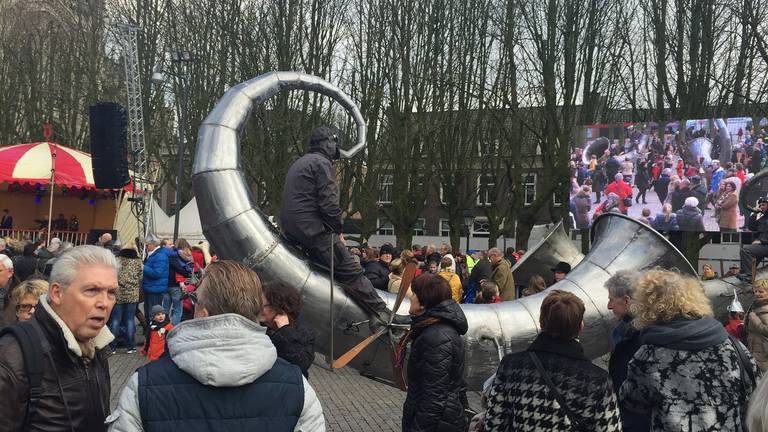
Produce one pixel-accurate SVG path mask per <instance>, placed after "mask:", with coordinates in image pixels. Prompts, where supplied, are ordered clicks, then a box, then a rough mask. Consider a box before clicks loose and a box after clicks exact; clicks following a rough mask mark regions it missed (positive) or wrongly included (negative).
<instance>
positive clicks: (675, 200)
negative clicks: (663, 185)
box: [671, 188, 693, 212]
mask: <svg viewBox="0 0 768 432" xmlns="http://www.w3.org/2000/svg"><path fill="white" fill-rule="evenodd" d="M692 196H693V191H691V189H690V188H685V189H677V190H675V191H673V192H672V199H671V201H672V211H673V212H676V211H678V210H680V209H681V208H683V206H684V205H685V200H686V199H688V198H689V197H692Z"/></svg>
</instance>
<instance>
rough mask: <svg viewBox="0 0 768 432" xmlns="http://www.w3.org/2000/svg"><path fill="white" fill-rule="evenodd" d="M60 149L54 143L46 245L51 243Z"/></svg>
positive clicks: (49, 184) (49, 183)
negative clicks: (57, 153) (54, 191)
mask: <svg viewBox="0 0 768 432" xmlns="http://www.w3.org/2000/svg"><path fill="white" fill-rule="evenodd" d="M58 149H59V145H58V144H53V153H51V181H50V182H48V186H49V187H50V188H51V197H50V200H49V202H48V238H47V239H45V245H46V246H48V245H50V243H51V219H53V188H54V187H55V186H56V152H57V151H58Z"/></svg>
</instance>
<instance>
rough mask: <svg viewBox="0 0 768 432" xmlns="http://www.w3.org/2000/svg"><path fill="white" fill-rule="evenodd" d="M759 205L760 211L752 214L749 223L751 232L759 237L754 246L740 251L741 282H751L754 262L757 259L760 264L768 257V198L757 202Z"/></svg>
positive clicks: (753, 243)
mask: <svg viewBox="0 0 768 432" xmlns="http://www.w3.org/2000/svg"><path fill="white" fill-rule="evenodd" d="M757 205H758V207H759V208H760V211H758V212H755V213H752V215H751V216H750V217H749V220H748V221H747V228H749V230H750V231H753V232H757V237H756V238H755V240H754V241H753V242H752V244H749V245H744V247H742V248H741V250H740V251H739V255H740V257H741V271H740V272H739V275H738V278H739V279H740V280H741V281H751V280H752V276H754V275H753V274H752V260H753V259H756V260H757V262H756V264H755V267H757V264H760V261H762V259H763V258H765V257H768V217H766V213H768V197H761V198H760V199H758V200H757Z"/></svg>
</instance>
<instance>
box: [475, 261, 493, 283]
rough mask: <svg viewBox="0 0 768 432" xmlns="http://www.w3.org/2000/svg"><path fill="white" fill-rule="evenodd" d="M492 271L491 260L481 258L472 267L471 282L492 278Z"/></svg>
mask: <svg viewBox="0 0 768 432" xmlns="http://www.w3.org/2000/svg"><path fill="white" fill-rule="evenodd" d="M491 273H493V266H492V265H491V262H490V261H488V259H487V258H485V259H481V260H479V261H478V262H476V263H475V266H474V267H472V272H471V273H470V274H469V283H473V282H475V283H480V281H481V280H483V279H488V280H490V279H491Z"/></svg>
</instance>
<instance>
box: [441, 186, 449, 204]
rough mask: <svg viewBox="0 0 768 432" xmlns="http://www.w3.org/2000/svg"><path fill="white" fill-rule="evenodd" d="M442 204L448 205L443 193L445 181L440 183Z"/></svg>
mask: <svg viewBox="0 0 768 432" xmlns="http://www.w3.org/2000/svg"><path fill="white" fill-rule="evenodd" d="M440 204H442V205H446V204H448V202H447V201H445V195H443V183H442V182H441V183H440Z"/></svg>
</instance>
